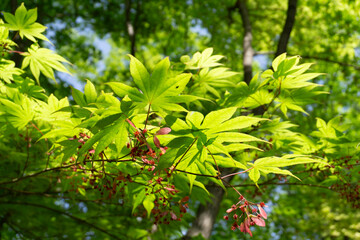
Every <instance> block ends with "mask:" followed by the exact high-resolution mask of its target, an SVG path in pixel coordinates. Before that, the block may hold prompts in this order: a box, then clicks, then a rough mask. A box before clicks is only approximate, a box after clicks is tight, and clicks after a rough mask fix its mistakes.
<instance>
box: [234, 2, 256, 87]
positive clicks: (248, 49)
mask: <svg viewBox="0 0 360 240" xmlns="http://www.w3.org/2000/svg"><path fill="white" fill-rule="evenodd" d="M236 6H237V8H238V9H239V13H240V15H241V20H242V25H243V28H244V31H245V33H244V39H243V66H244V80H245V82H246V83H247V84H249V83H250V80H251V78H252V62H253V57H254V49H253V48H252V30H251V22H250V18H249V12H248V9H247V6H246V2H245V0H238V1H237V2H236Z"/></svg>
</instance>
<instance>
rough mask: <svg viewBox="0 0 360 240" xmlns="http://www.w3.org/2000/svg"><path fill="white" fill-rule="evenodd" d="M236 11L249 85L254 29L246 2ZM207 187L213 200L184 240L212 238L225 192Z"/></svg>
mask: <svg viewBox="0 0 360 240" xmlns="http://www.w3.org/2000/svg"><path fill="white" fill-rule="evenodd" d="M296 5H297V0H289V7H288V11H287V17H286V22H285V26H284V28H283V31H282V33H281V35H280V40H279V44H278V47H277V51H276V54H275V57H276V56H278V55H280V54H281V53H283V52H285V51H286V48H287V45H288V42H289V38H290V33H291V30H292V28H293V26H294V22H295V14H296ZM236 9H238V11H239V13H240V15H241V19H242V24H243V28H244V31H245V33H244V40H243V67H244V80H245V82H246V83H247V84H248V83H249V82H250V80H251V78H252V62H253V57H254V54H255V51H254V49H253V48H252V28H251V22H250V18H249V13H248V9H247V6H246V2H245V0H237V1H236V3H235V5H234V6H233V7H231V8H228V11H234V10H236ZM229 14H231V13H229ZM226 172H227V173H226ZM229 173H232V171H231V169H224V170H223V171H222V174H229ZM231 179H232V178H229V179H228V181H229V182H230V181H231ZM207 187H209V188H208V190H209V192H210V194H212V196H213V197H212V198H211V202H209V203H208V204H206V205H205V206H204V205H200V207H199V209H198V212H197V215H196V219H195V221H194V222H193V225H192V227H191V228H190V229H189V230H188V232H187V233H186V236H185V237H184V238H183V239H190V238H191V237H195V236H197V235H199V234H201V235H202V236H203V237H205V238H209V237H210V236H211V232H212V229H213V225H214V223H215V220H216V217H217V214H218V212H219V208H220V203H221V201H222V199H223V197H224V190H223V189H222V188H220V187H216V186H211V185H210V186H207Z"/></svg>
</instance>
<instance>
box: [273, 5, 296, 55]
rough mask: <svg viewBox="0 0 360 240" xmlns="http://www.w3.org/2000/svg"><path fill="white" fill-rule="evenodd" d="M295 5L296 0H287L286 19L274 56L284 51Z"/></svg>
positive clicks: (293, 16) (294, 13)
mask: <svg viewBox="0 0 360 240" xmlns="http://www.w3.org/2000/svg"><path fill="white" fill-rule="evenodd" d="M296 7H297V0H289V1H288V10H287V14H286V21H285V25H284V28H283V31H282V32H281V35H280V40H279V43H278V46H277V50H276V53H275V56H274V58H276V57H277V56H279V55H281V54H282V53H284V52H286V48H287V45H288V43H289V39H290V34H291V31H292V29H293V27H294V23H295V16H296Z"/></svg>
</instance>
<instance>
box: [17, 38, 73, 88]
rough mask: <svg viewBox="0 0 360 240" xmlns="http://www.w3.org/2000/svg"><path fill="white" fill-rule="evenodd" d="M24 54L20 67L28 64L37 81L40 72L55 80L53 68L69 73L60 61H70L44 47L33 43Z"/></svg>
mask: <svg viewBox="0 0 360 240" xmlns="http://www.w3.org/2000/svg"><path fill="white" fill-rule="evenodd" d="M22 55H24V56H25V58H24V60H23V63H22V66H21V68H22V69H24V68H26V67H27V66H29V65H30V70H31V72H32V74H33V75H34V77H35V78H36V81H37V82H38V83H39V76H40V72H41V73H42V74H44V75H45V76H46V77H48V78H51V79H53V80H54V81H55V76H54V70H53V69H55V70H58V71H60V72H65V73H69V74H71V73H70V72H69V71H68V70H67V69H66V68H65V67H64V65H63V64H62V63H61V62H66V63H70V62H69V61H67V60H66V59H65V58H63V57H61V56H60V55H57V54H55V53H53V51H51V50H49V49H46V48H39V46H38V45H37V44H33V45H31V46H30V48H29V49H28V52H26V53H23V54H22Z"/></svg>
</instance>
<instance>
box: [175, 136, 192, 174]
mask: <svg viewBox="0 0 360 240" xmlns="http://www.w3.org/2000/svg"><path fill="white" fill-rule="evenodd" d="M197 139H198V138H197V137H196V138H195V139H194V141H193V142H192V143H191V144H190V146H189V147H188V148H187V149H186V151H185V152H184V154H183V155H182V156H181V158H180V159H179V161H178V162H177V163H176V164H175V166H174V167H173V169H172V170H171V173H173V172H174V170H175V169H176V167H177V166H178V165H179V163H180V162H181V160H183V158H184V157H185V155H186V154H187V153H188V152H189V150H190V148H191V147H192V146H193V145H194V143H195V142H196V141H197Z"/></svg>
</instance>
